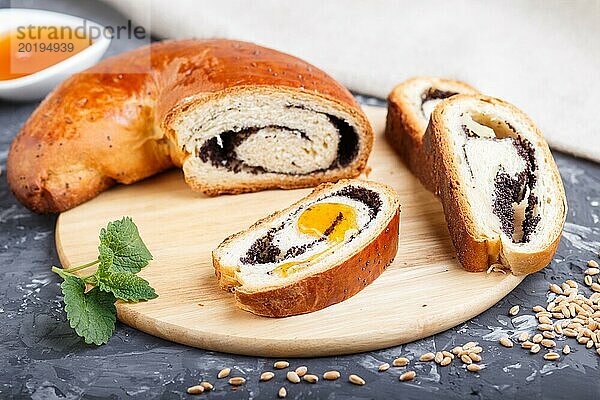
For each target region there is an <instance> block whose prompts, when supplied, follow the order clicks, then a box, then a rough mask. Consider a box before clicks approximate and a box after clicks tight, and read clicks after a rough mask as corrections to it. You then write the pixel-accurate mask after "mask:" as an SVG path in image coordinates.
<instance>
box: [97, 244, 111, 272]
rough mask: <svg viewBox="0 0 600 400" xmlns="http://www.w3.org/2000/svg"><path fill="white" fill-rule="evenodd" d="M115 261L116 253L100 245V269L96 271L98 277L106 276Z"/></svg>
mask: <svg viewBox="0 0 600 400" xmlns="http://www.w3.org/2000/svg"><path fill="white" fill-rule="evenodd" d="M114 259H115V253H114V252H113V251H112V249H111V248H110V247H108V246H107V245H105V244H104V243H100V245H99V246H98V261H99V263H98V269H97V270H96V275H102V274H106V273H108V272H109V271H110V269H111V267H112V266H113V261H114Z"/></svg>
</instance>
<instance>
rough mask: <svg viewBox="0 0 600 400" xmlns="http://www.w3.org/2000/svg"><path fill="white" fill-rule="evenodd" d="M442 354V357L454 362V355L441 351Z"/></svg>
mask: <svg viewBox="0 0 600 400" xmlns="http://www.w3.org/2000/svg"><path fill="white" fill-rule="evenodd" d="M442 354H443V355H444V357H450V358H451V359H452V360H454V354H452V353H450V352H449V351H446V350H442Z"/></svg>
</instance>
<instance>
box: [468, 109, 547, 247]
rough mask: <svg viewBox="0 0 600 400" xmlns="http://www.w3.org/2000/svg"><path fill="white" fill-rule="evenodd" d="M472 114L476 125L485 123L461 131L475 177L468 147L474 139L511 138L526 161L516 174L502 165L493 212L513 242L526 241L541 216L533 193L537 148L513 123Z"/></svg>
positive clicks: (497, 178) (495, 186) (499, 139)
mask: <svg viewBox="0 0 600 400" xmlns="http://www.w3.org/2000/svg"><path fill="white" fill-rule="evenodd" d="M472 117H473V120H474V121H475V122H476V123H477V124H480V125H483V127H480V128H483V130H479V129H478V128H477V126H476V125H475V126H473V125H472V124H469V126H467V125H466V124H463V125H462V130H463V132H464V134H465V135H466V136H467V140H466V142H465V143H464V144H463V152H464V154H465V159H466V161H467V165H468V167H469V170H470V172H471V177H474V174H473V169H472V168H471V165H470V163H469V158H468V157H467V149H466V147H467V146H468V145H469V142H470V141H473V140H478V141H481V140H486V141H492V142H499V141H510V144H511V145H512V146H513V147H514V149H515V151H516V154H517V156H518V157H519V158H521V159H522V160H523V164H524V168H523V169H522V170H521V171H520V172H518V173H516V174H510V173H508V172H507V168H508V167H509V166H508V165H506V166H505V165H502V164H500V165H499V168H498V171H497V172H496V175H495V178H494V182H493V185H494V190H493V199H492V211H493V213H494V215H496V216H497V217H498V220H499V221H500V229H501V230H502V232H503V233H504V234H506V235H507V236H508V237H510V238H511V239H512V241H513V243H527V242H529V240H530V238H531V235H532V234H533V232H534V231H535V229H536V227H537V225H538V224H539V222H540V219H541V217H540V216H539V215H538V212H537V206H538V200H539V199H538V197H537V196H536V195H535V193H534V189H535V187H536V183H537V176H536V171H537V166H536V161H535V157H534V152H535V150H534V148H533V146H532V145H531V143H530V142H529V141H528V140H527V139H525V138H523V137H522V136H519V135H518V133H517V131H516V129H515V128H514V127H513V126H512V125H511V124H510V123H508V122H506V121H493V123H490V121H491V120H489V117H487V116H483V115H474V116H472Z"/></svg>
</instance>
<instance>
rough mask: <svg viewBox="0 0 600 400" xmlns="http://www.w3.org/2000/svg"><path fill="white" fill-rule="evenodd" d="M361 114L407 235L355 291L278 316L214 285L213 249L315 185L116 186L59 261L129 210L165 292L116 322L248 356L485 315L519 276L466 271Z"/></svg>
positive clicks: (359, 346) (435, 210)
mask: <svg viewBox="0 0 600 400" xmlns="http://www.w3.org/2000/svg"><path fill="white" fill-rule="evenodd" d="M365 111H366V112H367V114H368V116H369V118H370V119H371V122H372V124H373V127H374V128H375V131H376V140H375V147H374V150H373V154H372V155H371V158H370V160H369V166H370V167H371V168H372V171H371V172H370V174H369V175H368V179H371V180H375V181H381V182H385V183H388V184H390V185H392V186H393V187H394V188H395V189H396V190H397V191H398V193H399V194H400V200H401V205H402V206H401V209H402V212H401V234H400V245H399V250H398V254H397V256H396V259H395V260H394V262H393V263H392V265H391V266H390V267H389V268H388V269H387V270H386V271H385V272H384V273H383V274H382V275H381V276H380V277H379V278H378V279H377V280H375V282H374V283H373V284H371V285H370V286H368V287H367V288H365V289H364V290H363V291H361V292H360V293H358V294H357V295H356V296H354V297H352V298H350V299H348V300H346V301H344V302H342V303H340V304H336V305H333V306H331V307H328V308H326V309H324V310H321V311H317V312H314V313H311V314H306V315H299V316H294V317H288V318H280V319H274V318H265V317H258V316H255V315H253V314H250V313H248V312H245V311H242V310H240V309H238V308H237V307H236V306H235V304H234V300H233V296H232V295H230V294H229V293H226V292H224V291H222V290H220V289H219V287H218V285H217V281H216V279H215V275H214V270H213V267H212V261H211V251H212V249H214V248H215V247H216V246H217V245H218V244H219V243H220V242H221V241H222V240H223V239H225V238H226V237H227V236H229V235H230V234H232V233H235V232H238V231H240V230H242V229H245V228H247V227H248V226H249V225H250V224H252V223H253V222H255V221H256V220H257V219H259V218H262V217H264V216H266V215H268V214H270V213H272V212H274V211H276V210H279V209H282V208H284V207H286V206H288V205H289V204H291V203H292V202H294V201H296V200H297V199H299V198H300V197H302V196H304V195H306V194H307V193H309V192H310V189H302V190H287V191H285V190H275V191H265V192H260V193H251V194H243V195H237V196H221V197H215V198H209V197H205V196H203V195H200V194H197V193H193V192H192V191H191V190H189V188H188V187H187V186H186V184H185V183H184V181H183V176H182V173H181V172H180V171H171V172H168V173H165V174H162V175H160V176H157V177H154V178H151V179H147V180H145V181H143V182H140V183H137V184H135V185H131V186H120V187H116V188H113V189H111V190H109V191H108V192H105V193H103V194H101V195H100V196H98V197H97V198H95V199H93V200H91V201H89V202H87V203H85V204H83V205H81V206H79V207H77V208H75V209H73V210H70V211H67V212H65V213H63V214H61V215H60V217H59V219H58V222H57V226H56V246H57V249H58V254H59V257H60V260H61V262H62V264H63V266H65V267H69V266H71V265H77V264H79V263H84V262H87V261H89V260H93V259H94V258H95V257H96V256H97V246H98V232H99V230H100V228H101V227H103V226H106V224H107V222H109V221H111V220H115V219H119V218H121V217H122V216H124V215H129V216H131V217H132V218H133V220H134V221H135V223H136V224H137V225H138V227H139V229H140V232H141V235H142V238H143V239H144V241H145V242H146V244H147V245H148V247H149V249H150V250H151V252H152V254H153V255H154V261H152V262H151V263H150V264H149V265H148V266H147V267H146V268H144V269H143V270H142V272H140V275H141V276H143V277H144V278H146V279H147V280H148V281H150V284H151V285H152V286H153V287H154V288H155V289H156V290H157V292H158V294H159V296H160V297H158V298H157V299H154V300H151V301H148V302H144V303H138V304H127V303H119V304H118V305H117V309H118V317H119V320H121V321H122V322H124V323H126V324H128V325H130V326H132V327H135V328H137V329H140V330H142V331H144V332H147V333H149V334H151V335H155V336H159V337H162V338H165V339H168V340H172V341H175V342H179V343H183V344H186V345H190V346H195V347H200V348H204V349H210V350H217V351H223V352H228V353H238V354H246V355H256V356H273V357H283V356H285V357H301V356H302V357H305V356H323V355H337V354H347V353H355V352H361V351H367V350H373V349H379V348H384V347H389V346H394V345H398V344H401V343H406V342H410V341H413V340H416V339H419V338H422V337H425V336H429V335H432V334H434V333H437V332H440V331H443V330H446V329H448V328H451V327H453V326H455V325H457V324H459V323H461V322H463V321H465V320H467V319H469V318H472V317H474V316H475V315H477V314H479V313H481V312H483V311H485V310H486V309H488V308H489V307H491V306H492V305H493V304H494V303H496V302H497V301H498V300H500V299H501V298H503V297H504V296H505V295H506V294H508V293H509V292H510V291H511V290H512V289H513V288H514V287H515V286H517V285H518V284H519V283H520V282H521V280H522V279H523V278H522V277H515V276H513V275H504V274H501V273H492V274H486V273H485V272H484V273H468V272H465V271H464V270H463V269H462V268H461V267H460V265H459V263H458V262H457V260H456V256H455V253H454V250H453V247H452V243H451V242H450V237H449V235H448V231H447V228H446V223H445V221H444V215H443V213H442V208H441V206H440V204H439V203H438V201H437V200H436V198H435V197H434V196H433V195H432V194H431V193H429V192H427V191H426V190H425V189H424V188H423V187H422V186H421V185H420V184H419V182H418V181H417V180H416V179H415V178H414V177H413V176H412V175H411V174H410V172H409V171H408V170H407V169H406V167H405V166H404V165H403V163H402V162H401V161H400V159H399V158H398V156H397V155H396V154H395V153H394V151H393V150H392V149H391V148H390V146H389V145H388V144H387V143H386V141H385V139H384V137H383V128H384V126H385V115H386V112H385V109H383V108H375V107H366V108H365ZM363 178H364V177H363Z"/></svg>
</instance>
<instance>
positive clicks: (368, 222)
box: [213, 180, 400, 317]
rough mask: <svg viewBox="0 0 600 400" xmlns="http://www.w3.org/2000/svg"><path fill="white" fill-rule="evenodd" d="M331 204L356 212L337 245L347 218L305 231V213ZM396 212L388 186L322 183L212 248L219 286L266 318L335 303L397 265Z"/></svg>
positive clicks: (238, 302) (241, 304)
mask: <svg viewBox="0 0 600 400" xmlns="http://www.w3.org/2000/svg"><path fill="white" fill-rule="evenodd" d="M331 204H334V205H336V206H339V205H340V204H341V205H342V207H350V208H351V209H353V210H354V211H355V213H356V214H355V215H356V226H355V227H354V228H352V229H348V230H347V231H345V232H342V236H341V237H340V238H339V241H336V242H332V241H331V240H330V239H331V237H332V235H335V234H336V233H335V229H334V228H335V227H336V226H339V227H340V228H341V226H342V224H345V223H349V222H348V221H349V219H348V218H347V217H348V216H347V215H344V216H343V215H342V214H341V213H340V214H338V215H337V217H339V218H332V219H331V220H330V221H327V222H326V223H325V226H329V224H330V223H332V225H331V226H330V227H329V228H328V230H326V231H325V232H326V233H325V234H324V235H322V236H317V237H315V236H314V235H312V234H310V230H309V231H306V230H301V226H303V225H302V224H303V222H302V221H303V218H304V217H303V216H305V215H306V214H305V213H306V212H311V211H312V212H314V211H316V209H315V207H322V206H325V207H328V206H329V205H331ZM319 212H320V211H319ZM336 212H337V211H336ZM325 213H326V212H325ZM399 213H400V208H399V200H398V195H397V193H396V192H395V191H394V190H393V189H391V188H389V187H388V186H386V185H383V184H379V183H374V182H368V181H361V180H341V181H339V182H338V183H335V184H331V183H325V184H322V185H320V186H318V187H317V188H316V189H315V190H314V191H313V192H312V193H311V194H310V195H309V196H307V197H305V198H303V199H301V200H300V201H298V202H297V203H295V204H293V205H291V206H290V207H288V208H286V209H284V210H282V211H279V212H276V213H274V214H273V215H270V216H268V217H266V218H264V219H262V220H260V221H258V222H257V223H255V224H254V225H252V226H251V227H250V228H249V229H247V230H245V231H242V232H239V233H237V234H235V235H232V236H230V237H229V238H227V239H225V241H223V243H221V244H220V245H219V246H218V247H217V248H216V249H215V250H214V252H213V264H214V267H215V272H216V275H217V277H218V280H219V284H220V286H221V287H222V288H223V289H225V290H229V291H232V292H233V293H234V295H235V299H236V303H237V305H238V306H239V307H241V308H242V309H245V310H247V311H250V312H253V313H255V314H259V315H263V316H270V317H284V316H289V315H295V314H303V313H307V312H312V311H316V310H319V309H322V308H324V307H327V306H329V305H331V304H335V303H338V302H340V301H343V300H345V299H347V298H349V297H351V296H353V295H354V294H356V293H357V292H359V291H360V290H361V289H363V288H364V287H365V286H367V285H368V284H369V283H371V282H372V281H373V280H374V279H376V278H377V277H378V276H379V275H380V274H381V273H382V272H383V270H384V269H385V268H386V267H387V266H388V265H389V264H390V263H391V262H392V260H393V259H394V256H395V255H396V251H397V246H398V234H399ZM334 216H335V213H334ZM345 218H346V219H345ZM328 235H329V236H328Z"/></svg>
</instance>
